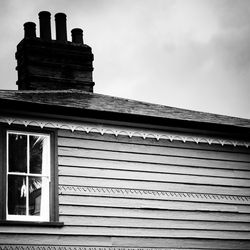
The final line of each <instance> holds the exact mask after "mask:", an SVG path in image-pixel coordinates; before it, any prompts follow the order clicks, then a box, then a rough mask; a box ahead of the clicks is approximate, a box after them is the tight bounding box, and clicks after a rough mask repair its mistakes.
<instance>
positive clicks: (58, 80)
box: [0, 11, 250, 250]
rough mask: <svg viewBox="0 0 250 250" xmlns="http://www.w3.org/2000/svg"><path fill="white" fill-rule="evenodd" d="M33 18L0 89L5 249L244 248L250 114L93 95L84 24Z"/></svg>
mask: <svg viewBox="0 0 250 250" xmlns="http://www.w3.org/2000/svg"><path fill="white" fill-rule="evenodd" d="M55 18H56V40H52V38H51V27H50V13H49V12H46V11H43V12H40V13H39V19H40V37H37V36H36V27H35V24H34V23H32V22H28V23H25V24H24V31H25V35H24V39H23V40H22V41H21V42H20V43H19V44H18V46H17V52H16V59H17V71H18V81H17V85H18V90H2V91H0V110H1V112H0V125H1V126H0V128H1V129H0V141H1V144H0V145H1V146H0V161H1V168H0V178H1V180H0V185H1V187H0V201H1V203H0V217H1V218H0V249H5V250H7V249H16V250H19V249H22V250H23V249H25V250H36V249H39V250H41V249H42V250H47V249H50V250H52V249H53V250H54V249H55V250H56V249H63V250H68V249H70V250H73V249H74V250H80V249H82V250H121V249H122V250H139V249H145V250H155V249H250V120H247V119H240V118H235V117H227V116H222V115H215V114H209V113H202V112H196V111H190V110H184V109H178V108H171V107H167V106H162V105H156V104H150V103H145V102H139V101H134V100H127V99H123V98H116V97H111V96H107V95H101V94H96V93H94V91H93V88H94V82H93V79H92V72H93V66H92V63H93V54H92V50H91V48H90V47H89V46H88V45H86V44H84V42H83V37H82V30H81V29H73V30H72V42H69V41H68V40H67V32H66V31H67V27H66V26H67V25H66V16H65V14H63V13H58V14H56V16H55Z"/></svg>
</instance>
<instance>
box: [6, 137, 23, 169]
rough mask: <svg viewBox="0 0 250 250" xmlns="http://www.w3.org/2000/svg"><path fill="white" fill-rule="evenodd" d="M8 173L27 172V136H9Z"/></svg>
mask: <svg viewBox="0 0 250 250" xmlns="http://www.w3.org/2000/svg"><path fill="white" fill-rule="evenodd" d="M9 172H27V135H20V134H9Z"/></svg>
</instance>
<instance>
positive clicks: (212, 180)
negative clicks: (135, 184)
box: [59, 166, 250, 187]
mask: <svg viewBox="0 0 250 250" xmlns="http://www.w3.org/2000/svg"><path fill="white" fill-rule="evenodd" d="M59 172H60V175H61V176H72V177H76V176H78V177H81V176H82V177H93V176H94V177H96V178H97V177H99V178H107V179H119V180H137V181H156V182H171V183H179V182H182V183H189V184H208V185H216V186H229V187H231V186H236V187H250V179H235V178H220V177H207V176H193V175H176V174H163V173H140V174H138V173H136V174H135V171H122V170H109V169H90V168H77V167H75V168H72V167H64V166H60V167H59Z"/></svg>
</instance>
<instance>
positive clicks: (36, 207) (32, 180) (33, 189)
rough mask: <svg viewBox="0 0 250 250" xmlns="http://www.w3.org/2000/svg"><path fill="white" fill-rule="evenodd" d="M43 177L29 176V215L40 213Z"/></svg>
mask: <svg viewBox="0 0 250 250" xmlns="http://www.w3.org/2000/svg"><path fill="white" fill-rule="evenodd" d="M41 188H42V178H40V177H29V215H40V211H41Z"/></svg>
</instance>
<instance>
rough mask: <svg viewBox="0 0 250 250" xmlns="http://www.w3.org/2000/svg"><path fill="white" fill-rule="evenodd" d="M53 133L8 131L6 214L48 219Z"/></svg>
mask: <svg viewBox="0 0 250 250" xmlns="http://www.w3.org/2000/svg"><path fill="white" fill-rule="evenodd" d="M49 142H50V136H49V135H45V134H34V133H24V132H17V131H8V132H7V176H6V185H7V188H6V190H7V193H6V205H7V206H6V218H7V220H25V221H34V220H35V221H49V182H50V143H49Z"/></svg>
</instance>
